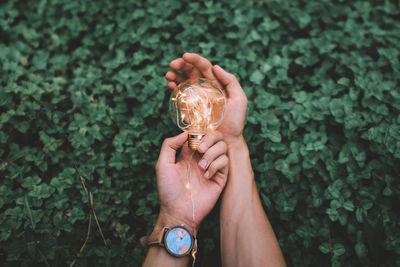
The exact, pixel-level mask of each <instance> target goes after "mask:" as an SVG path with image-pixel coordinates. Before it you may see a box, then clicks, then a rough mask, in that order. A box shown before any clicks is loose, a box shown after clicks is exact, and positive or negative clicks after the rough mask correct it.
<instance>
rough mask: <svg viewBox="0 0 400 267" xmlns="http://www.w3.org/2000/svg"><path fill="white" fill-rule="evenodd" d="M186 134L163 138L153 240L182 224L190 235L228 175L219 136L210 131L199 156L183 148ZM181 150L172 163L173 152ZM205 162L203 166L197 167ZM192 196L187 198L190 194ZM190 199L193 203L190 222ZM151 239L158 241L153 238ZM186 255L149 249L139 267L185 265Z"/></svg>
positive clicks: (159, 249)
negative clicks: (158, 210)
mask: <svg viewBox="0 0 400 267" xmlns="http://www.w3.org/2000/svg"><path fill="white" fill-rule="evenodd" d="M187 137H188V136H187V133H182V134H180V135H178V136H175V137H172V138H167V139H166V140H165V141H164V143H163V145H162V148H161V152H160V156H159V158H158V162H157V166H156V174H157V175H156V176H157V190H158V198H159V200H160V214H159V217H158V219H157V222H156V225H155V227H154V231H153V234H152V235H151V236H150V237H157V236H159V233H162V230H163V229H164V227H169V228H170V227H173V226H180V225H182V224H183V225H184V226H185V227H186V228H187V229H188V230H189V231H190V232H191V234H192V235H193V234H195V233H196V229H197V228H198V226H199V225H200V223H201V222H202V220H203V219H204V218H205V217H206V216H207V214H208V213H209V212H210V211H211V209H212V208H213V207H214V205H215V203H216V202H217V200H218V198H219V196H220V194H221V192H222V189H223V188H224V186H225V184H226V180H227V175H228V157H227V156H226V152H227V146H226V144H225V143H224V142H223V141H222V134H221V133H219V132H213V133H210V134H207V135H206V136H205V137H204V138H205V139H206V140H207V142H208V144H209V146H208V147H205V148H204V149H202V151H201V152H200V153H198V152H195V153H194V154H193V158H192V157H191V155H192V153H193V151H192V150H191V149H190V148H189V147H188V146H187V145H185V144H186V140H187ZM182 146H183V148H182V151H181V153H180V155H179V157H178V160H177V161H176V160H175V155H176V150H178V149H179V148H180V147H182ZM200 162H205V163H206V164H200ZM188 164H190V169H191V170H190V176H189V180H190V187H189V188H187V180H186V179H187V176H186V175H187V169H188ZM189 189H190V190H191V191H192V196H191V191H190V190H189ZM192 198H193V202H194V203H195V220H194V221H193V217H192V216H193V210H192ZM155 240H159V239H158V238H155ZM189 257H190V256H189V255H187V256H184V257H181V258H176V257H174V256H171V255H170V254H169V253H168V252H167V251H166V250H165V248H163V247H159V246H156V245H152V246H150V247H149V249H148V252H147V256H146V259H145V261H144V263H143V266H166V267H168V266H187V264H188V262H189Z"/></svg>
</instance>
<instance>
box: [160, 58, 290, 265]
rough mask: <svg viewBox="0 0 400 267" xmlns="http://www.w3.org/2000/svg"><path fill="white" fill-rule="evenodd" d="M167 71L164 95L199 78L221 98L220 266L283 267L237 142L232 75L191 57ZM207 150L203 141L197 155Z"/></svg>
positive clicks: (243, 147) (242, 110)
mask: <svg viewBox="0 0 400 267" xmlns="http://www.w3.org/2000/svg"><path fill="white" fill-rule="evenodd" d="M170 67H171V69H172V70H171V71H169V72H167V73H166V75H165V77H166V79H167V80H168V81H169V83H168V87H169V88H170V89H174V88H176V86H178V85H179V83H180V82H182V81H184V80H185V79H187V78H199V77H204V78H207V79H210V80H213V81H214V82H216V83H217V84H219V85H220V87H221V88H222V89H223V92H224V94H225V97H226V110H225V115H224V120H223V123H222V124H221V126H220V127H219V128H218V130H219V131H220V132H221V133H222V134H223V140H224V141H225V142H226V144H227V147H228V157H229V168H230V171H229V177H228V182H227V184H226V187H225V189H224V193H223V195H222V200H221V207H220V228H221V257H222V264H223V266H286V264H285V261H284V258H283V255H282V252H281V249H280V247H279V244H278V241H277V239H276V236H275V234H274V231H273V229H272V227H271V224H270V223H269V220H268V218H267V216H266V213H265V211H264V209H263V207H262V204H261V201H260V198H259V195H258V191H257V187H256V183H255V180H254V173H253V170H252V167H251V163H250V155H249V150H248V148H247V144H246V142H245V139H244V138H243V128H244V122H245V118H246V110H247V97H246V95H245V93H244V91H243V89H242V88H241V86H240V84H239V82H238V81H237V79H236V77H235V76H234V75H233V74H231V73H228V72H226V71H225V70H223V69H222V68H221V67H220V66H218V65H214V66H213V65H212V64H211V62H209V61H208V60H207V59H205V58H203V57H201V56H200V55H197V54H194V53H185V54H184V55H183V56H182V58H177V59H175V60H173V61H171V63H170ZM211 145H212V142H211V141H209V139H208V138H207V137H206V138H204V140H203V143H202V145H201V146H200V147H199V151H200V152H204V151H206V150H205V149H207V148H209V147H210V146H211ZM203 149H204V150H203Z"/></svg>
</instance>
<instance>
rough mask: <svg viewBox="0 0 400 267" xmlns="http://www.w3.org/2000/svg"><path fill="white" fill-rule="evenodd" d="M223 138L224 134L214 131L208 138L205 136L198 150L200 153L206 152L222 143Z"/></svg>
mask: <svg viewBox="0 0 400 267" xmlns="http://www.w3.org/2000/svg"><path fill="white" fill-rule="evenodd" d="M222 137H223V136H222V133H220V132H218V131H214V132H211V133H209V134H207V135H206V136H204V138H203V141H202V142H201V144H200V145H199V147H198V148H197V150H198V151H199V152H200V153H204V152H206V151H207V149H208V148H209V147H211V146H212V145H214V144H215V143H217V142H218V141H221V140H222Z"/></svg>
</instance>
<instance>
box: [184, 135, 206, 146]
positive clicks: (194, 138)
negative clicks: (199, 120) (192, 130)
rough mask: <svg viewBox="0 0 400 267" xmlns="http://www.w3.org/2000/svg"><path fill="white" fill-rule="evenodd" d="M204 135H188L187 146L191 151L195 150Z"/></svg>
mask: <svg viewBox="0 0 400 267" xmlns="http://www.w3.org/2000/svg"><path fill="white" fill-rule="evenodd" d="M203 137H204V134H189V139H188V145H189V147H190V148H191V149H192V150H197V148H198V147H199V145H200V143H201V140H202V139H203Z"/></svg>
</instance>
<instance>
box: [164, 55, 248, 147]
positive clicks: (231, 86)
mask: <svg viewBox="0 0 400 267" xmlns="http://www.w3.org/2000/svg"><path fill="white" fill-rule="evenodd" d="M169 65H170V67H171V68H172V71H168V72H167V73H166V74H165V77H166V78H167V80H169V83H168V87H169V88H170V89H175V88H176V87H177V86H178V85H179V83H181V82H183V81H185V80H186V79H187V78H200V77H204V78H206V79H209V80H212V81H214V82H215V83H217V84H218V85H219V86H220V87H221V89H222V91H223V92H224V95H225V97H226V109H225V114H224V120H223V122H222V124H221V125H220V126H219V127H218V131H220V132H221V133H222V134H223V136H224V141H225V142H226V143H227V144H230V143H232V142H234V141H235V140H237V139H238V138H240V137H241V136H242V133H243V128H244V122H245V119H246V110H247V97H246V94H245V93H244V91H243V89H242V87H241V86H240V84H239V82H238V81H237V79H236V77H235V75H233V74H231V73H229V72H226V71H225V70H223V69H222V68H221V67H220V66H218V65H214V66H213V65H212V64H211V63H210V61H208V60H207V59H206V58H204V57H202V56H200V55H198V54H194V53H185V54H183V56H182V58H177V59H175V60H172V61H171V62H170V64H169ZM185 75H186V77H185Z"/></svg>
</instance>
